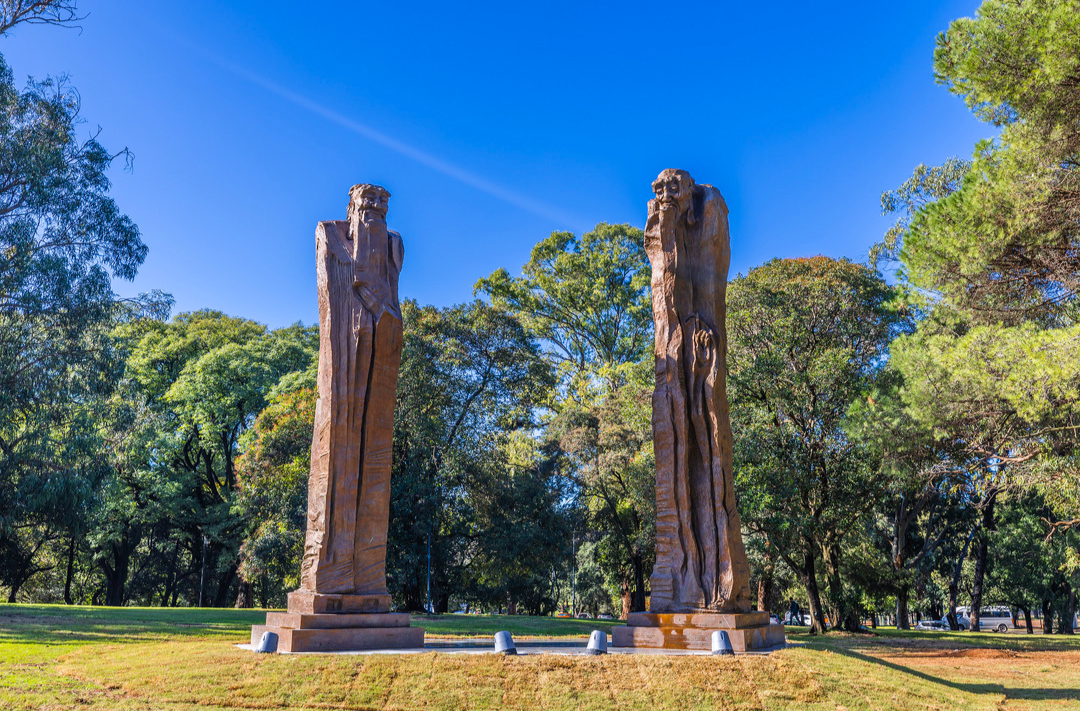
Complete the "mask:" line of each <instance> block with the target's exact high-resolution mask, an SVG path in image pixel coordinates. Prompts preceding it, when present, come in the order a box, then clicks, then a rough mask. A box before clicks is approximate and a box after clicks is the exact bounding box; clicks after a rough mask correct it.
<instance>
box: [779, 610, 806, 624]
mask: <svg viewBox="0 0 1080 711" xmlns="http://www.w3.org/2000/svg"><path fill="white" fill-rule="evenodd" d="M806 623H807V616H806V615H805V614H804V613H799V614H798V615H794V616H793V615H792V614H791V613H790V612H787V613H785V614H784V624H785V625H805V624H806Z"/></svg>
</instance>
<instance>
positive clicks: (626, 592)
mask: <svg viewBox="0 0 1080 711" xmlns="http://www.w3.org/2000/svg"><path fill="white" fill-rule="evenodd" d="M620 588H621V589H620V591H619V592H620V593H621V595H620V597H621V598H622V619H624V620H625V619H626V617H627V615H629V614H630V611H631V610H632V609H633V607H634V594H633V592H631V590H630V583H628V582H625V581H623V583H622V584H621V585H620Z"/></svg>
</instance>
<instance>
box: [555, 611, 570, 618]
mask: <svg viewBox="0 0 1080 711" xmlns="http://www.w3.org/2000/svg"><path fill="white" fill-rule="evenodd" d="M555 616H556V617H570V613H569V612H556V613H555Z"/></svg>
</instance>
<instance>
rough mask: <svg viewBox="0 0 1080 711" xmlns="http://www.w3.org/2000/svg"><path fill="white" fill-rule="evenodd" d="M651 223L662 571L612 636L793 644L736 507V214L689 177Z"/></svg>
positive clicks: (687, 644) (635, 641)
mask: <svg viewBox="0 0 1080 711" xmlns="http://www.w3.org/2000/svg"><path fill="white" fill-rule="evenodd" d="M652 188H653V192H654V193H655V194H656V197H655V199H653V200H650V201H649V216H648V219H647V221H646V223H645V252H646V253H647V254H648V255H649V262H650V263H651V264H652V299H653V322H654V324H655V326H656V348H655V353H656V387H655V389H654V390H653V417H652V423H653V452H654V453H655V456H656V564H655V565H654V566H653V573H652V577H650V578H649V587H650V589H651V597H650V602H649V611H648V612H632V613H630V614H629V615H628V616H627V618H626V624H625V625H621V626H617V627H613V628H612V630H611V641H612V644H613V645H614V646H616V647H654V648H665V649H710V648H711V647H712V635H713V633H714V632H718V631H724V632H725V634H726V635H727V638H728V641H730V643H731V647H732V648H733V649H734V650H735V651H736V652H743V651H746V650H750V649H762V648H766V647H772V646H776V645H780V644H783V643H784V641H785V637H784V628H783V627H782V626H781V625H773V624H770V622H769V613H768V612H764V611H762V612H751V611H750V606H751V600H750V569H749V566H748V564H747V561H746V551H745V549H744V548H743V542H742V532H741V530H740V523H739V512H738V510H737V509H736V506H735V486H734V476H733V471H732V464H733V462H732V437H731V422H730V417H729V412H728V401H727V381H726V378H727V364H726V360H727V329H726V326H725V319H726V316H727V312H726V305H725V298H726V295H727V274H728V262H729V261H730V259H731V249H730V244H729V237H728V219H727V215H728V209H727V204H726V203H725V202H724V198H723V197H722V196H721V195H720V191H718V190H717V189H716V188H714V187H713V186H711V185H698V184H696V183H694V179H693V178H691V177H690V174H689V173H687V172H686V171H684V170H665V171H664V172H662V173H660V175H659V177H657V179H656V180H655V181H654V182H653V185H652Z"/></svg>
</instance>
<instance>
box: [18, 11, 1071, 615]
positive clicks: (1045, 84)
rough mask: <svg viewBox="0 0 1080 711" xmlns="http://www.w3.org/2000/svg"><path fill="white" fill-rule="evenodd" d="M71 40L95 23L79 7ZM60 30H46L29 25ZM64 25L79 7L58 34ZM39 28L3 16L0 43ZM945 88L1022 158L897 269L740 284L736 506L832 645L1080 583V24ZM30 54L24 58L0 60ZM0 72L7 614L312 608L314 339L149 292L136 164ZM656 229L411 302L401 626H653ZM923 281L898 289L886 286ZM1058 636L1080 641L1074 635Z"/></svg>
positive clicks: (757, 562) (850, 265)
mask: <svg viewBox="0 0 1080 711" xmlns="http://www.w3.org/2000/svg"><path fill="white" fill-rule="evenodd" d="M52 7H53V8H54V9H52V10H50V9H49V8H50V4H49V3H45V4H44V5H43V9H40V10H39V12H41V13H45V14H44V15H40V17H42V18H45V19H49V20H52V21H57V22H62V21H64V20H65V19H67V20H70V19H72V18H74V17H75V15H74V4H73V3H66V2H65V3H54V4H53V5H52ZM28 12H31V11H28ZM49 13H52V14H49ZM26 17H33V15H30V16H16V15H12V16H10V17H7V16H5V17H4V18H3V20H2V21H0V28H3V31H5V32H6V31H7V30H9V29H11V27H13V26H15V25H17V24H19V22H20V21H26ZM934 59H935V64H934V66H935V72H936V76H937V78H938V81H939V82H940V83H942V84H943V85H945V86H946V87H947V88H948V89H949V90H950V91H952V92H953V93H955V94H957V95H959V96H960V97H962V98H963V99H964V100H965V101H966V102H967V103H968V105H969V106H970V107H971V108H972V109H973V110H974V111H975V113H976V115H978V116H979V117H980V118H982V119H984V120H986V121H988V122H989V123H991V124H993V125H994V126H995V127H997V128H998V129H999V133H998V137H997V138H996V139H994V140H991V141H986V142H982V143H980V144H979V145H977V146H976V148H975V152H974V155H973V157H972V158H971V159H970V160H960V159H951V160H949V161H947V162H945V163H944V164H942V165H941V166H937V167H927V166H919V167H918V168H917V169H916V170H915V172H914V174H913V175H912V177H911V178H910V179H909V180H907V181H906V182H905V183H904V184H903V185H901V186H900V187H899V188H897V189H896V190H893V191H889V192H887V193H885V195H884V196H883V198H882V206H883V208H884V210H885V211H886V213H892V214H895V215H896V216H897V223H896V226H895V227H894V228H893V229H892V230H890V231H889V233H888V234H886V235H885V238H884V240H883V241H882V242H881V243H880V244H879V245H877V246H876V247H875V248H874V250H873V251H872V254H871V260H870V262H869V263H868V264H859V263H855V262H852V261H849V260H837V259H831V258H827V257H820V256H819V257H813V258H808V259H776V260H772V261H770V262H768V263H766V264H764V265H761V266H759V267H757V268H755V269H752V270H750V271H749V272H748V273H747V274H745V275H737V276H736V277H735V278H733V279H732V281H731V284H730V288H729V292H728V293H729V308H728V335H729V340H730V343H729V359H728V377H729V396H730V398H731V408H732V409H731V412H732V425H733V430H734V436H735V462H736V490H737V494H738V496H739V499H740V510H741V512H742V516H743V521H744V526H745V530H744V535H745V537H746V543H747V550H748V553H749V555H750V559H751V569H752V572H753V576H754V582H755V584H756V585H757V592H758V605H759V607H760V608H761V609H769V610H772V611H774V612H779V613H783V612H784V611H786V610H788V608H789V606H790V603H791V602H792V601H794V602H796V603H797V604H798V605H799V606H800V607H801V608H802V609H804V610H806V611H807V613H808V616H809V619H808V621H809V623H810V624H811V626H812V629H813V631H815V632H820V631H823V630H824V629H826V627H827V626H833V627H842V628H845V629H849V630H857V629H859V627H860V626H861V625H863V624H864V623H866V622H867V621H868V620H869V622H870V624H874V623H876V621H877V619H878V617H879V616H881V615H887V616H890V617H892V618H895V620H896V623H897V624H898V625H900V626H907V625H908V624H909V623H910V621H911V619H912V617H933V618H934V619H942V618H946V619H948V620H949V621H950V622H951V624H952V625H954V626H956V625H957V624H958V623H959V622H960V619H959V617H958V615H957V608H958V606H962V605H967V606H969V607H971V608H972V610H973V613H972V616H971V624H972V626H973V627H974V626H977V625H978V624H979V614H978V610H979V609H980V608H981V607H984V606H988V605H1007V606H1009V607H1010V608H1012V609H1013V610H1014V611H1016V612H1017V613H1018V614H1019V615H1020V616H1021V617H1022V618H1024V620H1025V621H1026V624H1027V625H1028V627H1029V629H1032V628H1033V627H1034V624H1033V618H1034V619H1036V620H1037V619H1039V618H1042V619H1043V620H1045V621H1047V624H1046V625H1045V627H1044V629H1045V630H1046V631H1051V630H1053V629H1057V630H1059V631H1065V632H1068V631H1071V620H1072V619H1073V616H1074V615H1075V613H1076V607H1077V600H1076V597H1077V590H1078V588H1080V469H1078V464H1077V463H1078V448H1077V443H1078V431H1080V423H1078V420H1077V417H1078V415H1080V356H1078V353H1080V348H1078V346H1080V323H1078V316H1080V298H1078V297H1080V259H1078V255H1080V199H1078V198H1077V197H1076V196H1077V195H1080V185H1078V180H1080V177H1078V176H1080V168H1078V166H1080V125H1078V123H1077V118H1076V117H1077V116H1080V6H1078V3H1077V2H1075V1H1070V0H1024V1H1023V2H1002V1H1001V0H987V2H985V3H984V4H983V5H982V7H981V8H980V9H979V12H978V14H977V15H976V17H975V18H971V19H962V20H958V21H956V22H955V23H953V24H952V25H951V26H950V28H949V29H948V31H947V32H945V33H943V34H942V35H941V36H940V37H939V38H938V45H937V50H936V53H935V58H934ZM0 61H2V60H0ZM78 111H79V107H78V100H77V94H75V93H74V91H73V90H71V89H70V88H69V87H66V86H65V85H63V84H62V83H57V82H52V81H45V82H42V83H37V84H31V85H29V86H28V87H27V88H25V89H22V90H20V89H18V88H17V87H16V86H15V84H14V81H13V77H12V73H11V71H10V70H9V69H8V68H7V66H6V65H2V64H0V173H3V176H4V178H5V180H3V181H0V182H2V185H0V260H2V261H0V588H2V589H3V591H4V592H5V593H6V595H7V598H8V599H9V600H10V601H23V600H25V601H30V600H33V601H48V602H66V603H69V604H72V603H95V604H108V605H126V604H140V605H161V606H175V605H214V606H224V605H238V606H252V605H259V606H279V605H281V604H283V602H284V596H285V593H287V592H288V591H289V590H292V589H294V588H295V587H296V586H297V585H298V582H299V581H298V575H299V560H300V554H301V550H302V546H303V536H304V526H305V515H306V504H307V491H306V488H307V475H308V467H309V456H310V444H311V433H312V423H313V418H314V402H315V392H314V387H315V364H316V360H317V358H316V356H317V348H318V333H317V328H316V327H305V326H303V325H300V324H297V325H294V326H290V327H287V328H280V329H274V330H271V329H268V328H266V327H265V326H263V325H261V324H258V323H254V322H252V321H248V320H245V319H241V318H234V317H230V316H227V315H225V314H222V313H219V312H215V311H199V312H193V313H182V314H178V315H176V316H173V317H171V318H170V317H169V311H170V303H169V299H168V297H167V296H164V295H161V294H150V295H147V296H144V297H140V298H138V299H128V300H124V299H120V298H118V297H117V296H116V295H115V294H114V292H113V290H112V279H114V278H120V279H130V278H131V277H133V276H134V275H135V273H136V272H137V269H138V267H139V266H140V264H141V263H142V260H143V259H144V258H145V255H146V247H145V245H144V244H143V242H142V241H141V236H140V234H139V231H138V229H137V228H136V227H135V225H134V224H133V223H132V222H131V221H130V220H129V219H128V218H127V217H126V216H124V215H123V213H122V212H121V211H120V209H119V208H118V206H117V205H116V204H115V203H114V202H113V201H112V200H111V198H109V196H108V189H109V183H108V179H107V177H106V173H107V171H108V169H109V168H110V166H111V165H112V164H113V163H114V162H115V161H117V160H118V159H120V158H123V157H125V156H127V153H126V152H120V153H109V152H108V151H107V150H106V149H105V148H103V147H102V146H101V144H99V143H98V141H97V138H96V137H94V138H90V139H89V140H85V141H80V140H79V139H78V138H77V135H76V130H75V127H76V125H77V123H78V120H79V119H78ZM642 239H643V235H642V233H641V231H640V230H639V229H637V228H634V227H632V226H629V225H611V224H600V225H597V227H596V228H595V229H594V230H593V231H591V232H588V233H586V234H584V235H581V236H576V235H573V234H570V233H565V232H557V233H554V234H552V235H551V236H550V237H548V238H546V239H544V240H542V241H540V242H539V243H538V244H537V245H536V246H535V248H534V249H533V251H532V254H531V257H530V260H529V262H528V263H527V264H526V265H524V267H523V268H522V270H521V275H520V276H516V277H515V276H512V275H511V274H510V273H509V272H507V271H506V270H499V271H496V272H495V273H493V274H491V275H490V276H489V277H486V278H483V279H480V280H479V281H478V282H477V284H476V294H477V296H478V297H480V298H479V299H478V300H476V301H473V302H471V303H467V304H461V305H458V306H454V307H449V308H435V307H431V306H421V305H419V304H417V303H415V302H413V301H409V300H405V301H404V302H403V304H402V314H403V318H404V327H405V328H404V334H405V335H404V348H403V354H402V363H401V374H400V381H399V388H398V402H397V409H396V416H395V423H394V465H393V466H394V468H393V477H392V503H391V522H390V533H389V543H388V551H387V571H388V578H389V584H390V588H391V592H392V595H393V598H394V602H395V605H396V606H397V607H398V608H400V609H408V610H421V609H430V610H431V611H433V612H450V611H455V610H458V609H461V608H463V607H465V608H481V609H487V610H500V609H501V610H505V611H509V612H511V613H513V612H519V613H528V614H549V613H552V612H554V611H557V610H565V609H569V608H570V607H575V608H576V610H578V611H581V610H586V611H588V612H590V613H591V614H594V615H595V614H597V613H599V612H611V613H613V614H616V615H625V614H626V613H628V612H630V611H632V610H644V609H646V608H647V605H648V596H649V590H648V579H649V574H650V571H651V568H652V564H653V559H654V548H655V541H654V535H655V508H654V486H655V471H654V470H655V463H654V461H653V455H652V443H651V425H650V419H651V399H650V397H651V391H652V382H651V381H652V370H653V355H652V318H651V307H652V304H651V294H650V291H649V265H648V262H647V260H646V258H645V254H644V250H643V246H642ZM886 269H889V270H893V269H895V275H894V278H891V279H888V280H886V278H885V277H884V276H883V274H882V271H881V270H886ZM1050 621H1056V622H1055V624H1056V627H1055V626H1054V624H1051V623H1050Z"/></svg>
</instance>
